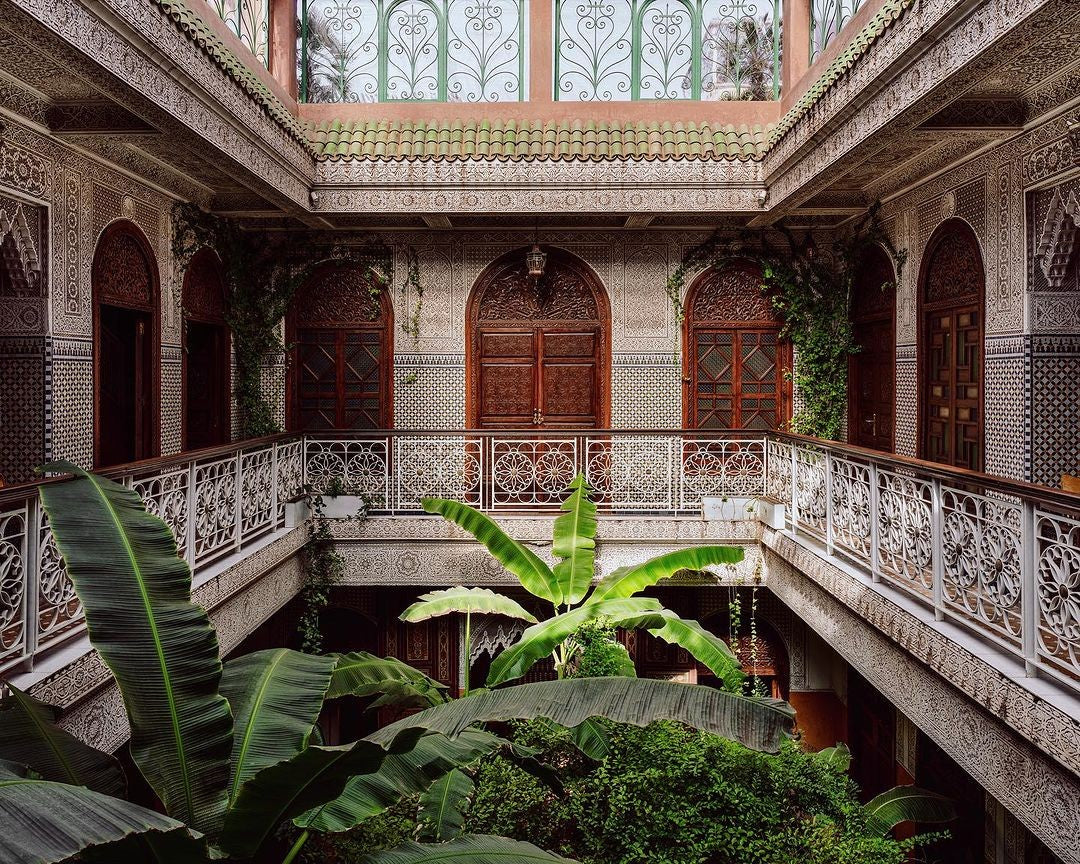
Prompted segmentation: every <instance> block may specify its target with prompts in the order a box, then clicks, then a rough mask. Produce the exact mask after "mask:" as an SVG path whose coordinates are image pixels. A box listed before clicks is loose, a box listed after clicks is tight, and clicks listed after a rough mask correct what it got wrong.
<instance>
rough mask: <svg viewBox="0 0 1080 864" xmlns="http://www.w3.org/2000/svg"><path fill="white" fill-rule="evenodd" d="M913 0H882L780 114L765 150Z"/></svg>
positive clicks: (812, 104)
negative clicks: (814, 78)
mask: <svg viewBox="0 0 1080 864" xmlns="http://www.w3.org/2000/svg"><path fill="white" fill-rule="evenodd" d="M914 2H915V0H885V3H884V4H883V5H882V7H881V8H880V9H879V10H878V11H877V12H875V13H874V15H873V17H872V18H871V19H870V20H869V21H867V22H866V26H865V27H863V29H862V30H860V31H859V32H858V33H856V34H855V35H854V36H853V37H852V39H851V42H850V43H848V45H847V46H846V47H845V48H844V50H843V51H841V52H840V53H839V54H837V55H836V57H835V58H834V59H833V61H832V62H831V63H830V64H829V65H828V66H826V67H825V71H824V72H822V73H821V75H820V76H819V77H818V79H817V80H816V81H815V82H814V83H813V84H812V85H810V89H809V90H807V91H806V92H805V93H804V94H803V95H802V96H801V97H800V98H799V101H798V102H796V103H795V104H794V105H792V106H791V108H790V109H788V112H787V113H786V114H785V115H784V116H783V117H781V118H780V122H779V123H777V124H776V125H775V126H773V127H772V129H771V130H770V132H769V137H768V140H767V141H766V142H765V146H764V150H765V151H766V152H767V151H768V150H769V149H771V148H772V147H773V145H774V144H776V142H777V141H779V140H780V139H781V138H782V137H783V136H784V135H785V133H787V132H788V130H790V129H791V127H792V126H794V125H795V124H796V123H797V122H798V121H799V120H800V119H802V117H803V116H804V115H805V114H806V113H807V112H808V111H809V110H810V109H811V108H812V107H813V106H814V104H815V103H816V102H817V101H818V100H819V99H820V98H821V97H822V96H824V95H825V93H826V92H827V91H828V90H829V89H830V88H831V87H832V86H833V85H834V84H835V83H836V82H837V81H839V80H840V78H841V77H842V76H843V75H845V74H846V73H847V72H848V70H850V69H851V67H852V66H854V65H855V62H856V61H857V60H858V59H859V58H860V57H862V56H863V55H864V54H865V53H866V52H867V51H868V50H869V49H870V46H871V45H873V44H874V42H876V41H877V40H878V39H879V38H880V37H881V36H882V35H883V34H884V33H885V31H886V30H888V29H889V28H890V27H891V26H892V25H893V24H894V23H895V22H896V21H897V19H899V18H900V16H901V15H903V14H904V12H906V11H907V9H908V7H910V6H911V5H912V4H914Z"/></svg>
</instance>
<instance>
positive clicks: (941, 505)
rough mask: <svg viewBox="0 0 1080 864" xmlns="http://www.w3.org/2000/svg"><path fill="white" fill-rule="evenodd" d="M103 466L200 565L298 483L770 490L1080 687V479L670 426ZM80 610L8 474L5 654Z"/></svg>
mask: <svg viewBox="0 0 1080 864" xmlns="http://www.w3.org/2000/svg"><path fill="white" fill-rule="evenodd" d="M106 473H108V474H110V476H113V477H114V478H116V479H118V480H120V481H122V482H124V483H125V484H127V485H129V486H131V487H132V488H134V489H135V490H136V491H138V492H139V493H140V494H141V495H142V496H143V498H144V500H145V501H146V503H147V506H148V508H149V509H150V510H151V511H153V512H155V513H157V514H158V515H160V516H161V518H162V519H164V520H165V521H166V522H167V523H168V524H169V525H170V526H171V527H172V528H173V531H174V533H175V534H176V536H177V540H178V549H179V552H180V554H181V555H182V556H183V557H184V558H185V559H186V560H187V561H188V562H189V563H190V564H191V565H192V568H193V569H194V570H195V572H196V574H198V573H199V572H200V571H205V570H206V568H208V567H210V566H212V565H214V564H217V563H218V562H220V561H221V560H222V559H223V558H226V557H227V556H230V555H233V554H236V553H239V552H241V551H242V550H243V548H244V547H245V546H246V545H247V544H250V543H251V542H252V541H254V540H256V539H258V538H260V537H264V536H266V535H269V534H271V533H272V532H274V531H276V530H278V529H281V528H283V527H284V526H285V504H286V502H287V501H289V500H292V499H295V498H296V497H298V496H299V495H300V494H301V493H302V492H303V490H304V489H305V488H307V489H311V490H313V491H316V492H318V491H326V490H328V489H332V490H334V491H338V492H342V493H346V494H353V495H359V496H362V497H363V498H364V499H365V501H367V502H368V505H369V508H370V512H371V513H372V514H376V515H378V514H382V515H405V514H418V513H421V512H422V505H421V500H422V499H423V498H425V497H444V498H455V499H457V500H460V501H464V502H466V503H469V504H471V505H473V506H476V507H479V508H481V509H483V510H485V511H488V512H492V513H519V514H526V513H551V512H553V511H556V510H557V509H558V507H559V503H560V501H561V500H562V497H563V494H564V491H565V489H566V487H567V485H568V484H569V483H570V481H571V480H572V479H573V477H574V476H575V474H578V473H581V474H583V475H584V476H585V477H586V479H587V480H588V482H589V484H590V485H591V486H592V488H593V489H594V491H595V499H596V501H597V504H598V507H599V508H600V510H601V512H602V513H607V514H612V515H619V516H631V517H633V516H636V517H644V518H647V517H649V516H659V515H668V516H672V515H694V514H700V512H701V508H702V504H703V500H704V499H705V498H707V497H715V498H729V499H732V498H758V497H766V498H768V499H771V500H773V501H776V502H780V503H783V504H784V505H785V518H786V525H785V528H784V529H783V530H784V531H786V532H789V533H790V534H791V535H793V536H795V537H797V538H799V537H803V538H807V539H808V540H809V541H810V542H811V545H815V544H820V545H818V546H817V548H818V549H819V550H820V552H821V553H822V554H825V555H829V556H835V557H836V558H842V559H845V560H847V561H848V562H849V563H851V564H854V565H855V566H856V567H859V568H862V569H863V570H864V571H865V572H866V573H867V574H868V575H869V576H871V577H872V578H873V579H874V580H875V581H879V582H885V583H888V584H889V585H891V586H893V587H894V588H896V589H898V590H899V591H901V592H903V593H904V594H906V595H908V596H909V597H911V598H913V599H915V600H917V601H918V602H920V603H923V604H925V605H926V606H927V608H929V609H932V610H933V612H934V614H935V616H936V617H937V618H939V619H946V618H947V619H949V620H951V621H953V622H956V623H958V624H960V625H961V626H962V627H965V628H967V629H968V630H969V631H971V632H973V633H974V634H976V635H977V636H979V637H980V638H982V639H983V640H987V641H989V642H992V643H994V644H996V645H998V646H999V647H1000V648H1002V649H1004V650H1005V651H1008V652H1010V653H1012V654H1014V655H1015V656H1016V657H1017V658H1018V660H1020V661H1022V662H1023V663H1024V665H1025V667H1026V669H1027V671H1028V673H1029V674H1035V673H1036V671H1039V672H1041V673H1044V674H1046V675H1048V676H1050V677H1054V678H1057V679H1058V680H1059V681H1062V682H1064V683H1066V684H1067V685H1068V686H1070V687H1073V688H1076V687H1078V686H1080V683H1078V682H1080V497H1078V496H1075V495H1070V494H1068V493H1065V492H1060V491H1058V490H1053V489H1048V488H1045V487H1039V486H1033V485H1030V484H1025V483H1019V482H1014V481H1009V480H1004V479H1001V478H997V477H991V476H988V475H984V474H977V473H974V472H967V471H957V470H952V469H948V468H945V467H942V466H938V465H934V464H931V463H927V462H921V461H918V460H914V459H906V458H903V457H894V456H889V455H885V454H880V453H876V452H874V451H870V450H863V449H860V448H854V447H847V446H843V445H837V444H831V443H826V442H822V441H818V440H816V439H811V438H803V437H800V436H793V435H786V434H781V433H767V434H760V435H754V434H752V433H724V432H717V433H707V432H701V431H679V430H671V431H655V430H642V431H627V430H620V431H591V430H590V431H582V430H569V431H567V430H544V431H534V430H529V431H523V432H501V431H500V432H491V431H475V432H474V431H464V432H463V431H451V432H413V431H400V432H398V431H395V432H376V433H370V434H362V435H332V434H331V435H314V434H312V435H308V436H306V437H304V438H297V437H289V436H278V437H276V438H273V439H265V440H262V441H255V442H248V443H246V444H244V445H234V446H232V447H225V448H217V449H214V450H208V451H202V452H199V453H191V454H184V455H181V456H176V457H170V458H167V459H158V460H153V461H149V462H144V463H139V464H136V465H132V466H124V467H121V468H118V469H114V470H112V471H110V472H106ZM58 482H63V481H58ZM81 628H82V611H81V609H80V607H79V603H78V599H77V597H76V596H75V593H74V591H73V589H72V587H71V583H70V581H69V580H68V578H67V576H66V574H65V573H64V570H63V565H62V562H61V560H60V556H59V554H58V552H57V549H56V544H55V543H54V542H53V539H52V535H51V534H50V532H49V527H48V523H47V520H46V518H45V515H44V513H43V511H42V509H41V506H40V503H39V500H38V491H37V487H36V486H29V485H28V486H23V487H16V488H13V489H10V490H3V491H2V492H0V670H3V669H10V668H12V667H18V668H21V669H23V670H28V669H29V668H30V667H31V666H32V663H33V658H34V655H35V654H36V653H39V652H41V651H46V650H50V649H52V648H54V647H55V646H57V645H59V644H60V643H62V642H64V641H65V640H67V639H68V638H69V637H71V636H72V635H73V634H76V633H78V632H79V631H80V630H81Z"/></svg>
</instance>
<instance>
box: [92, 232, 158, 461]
mask: <svg viewBox="0 0 1080 864" xmlns="http://www.w3.org/2000/svg"><path fill="white" fill-rule="evenodd" d="M120 238H126V239H129V240H131V241H133V242H134V243H135V246H136V250H137V252H138V254H139V256H140V257H141V258H142V263H143V265H144V266H145V269H146V286H145V296H144V297H139V296H136V295H134V294H131V293H130V292H125V291H124V289H123V285H124V284H128V283H127V282H124V281H123V277H124V276H126V275H128V274H117V273H116V271H115V268H114V267H112V266H111V265H110V264H109V263H108V262H106V260H105V254H106V252H107V251H108V250H109V247H110V244H113V243H115V242H118V240H120ZM106 268H108V270H109V272H108V274H106V272H105V270H106ZM118 275H119V277H120V279H121V282H122V283H123V284H118V282H117V281H116V277H117V276H118ZM90 296H91V298H92V304H93V314H94V322H93V348H94V364H93V366H94V369H93V374H94V382H93V386H94V467H95V468H98V467H100V466H101V459H102V428H101V419H102V407H101V405H102V398H101V396H102V391H101V385H102V356H101V355H102V351H101V345H102V334H101V307H102V306H113V307H116V308H120V309H127V310H129V311H133V312H143V313H146V314H147V315H148V316H149V318H150V334H149V342H150V356H149V367H150V384H149V394H148V395H149V399H148V405H147V410H148V411H149V412H150V420H149V432H148V434H149V438H150V440H149V441H147V442H146V445H145V453H143V454H142V458H144V459H149V458H153V457H155V456H157V455H158V454H159V453H161V282H160V276H159V274H158V267H157V259H156V258H155V257H154V250H153V247H152V246H151V245H150V241H149V240H147V238H146V235H145V234H144V233H143V232H142V229H141V228H139V226H138V225H136V224H135V223H134V222H132V221H130V220H128V219H118V220H116V221H115V222H112V223H111V224H110V225H108V226H107V227H106V228H105V230H104V231H102V232H101V235H100V236H99V237H98V241H97V245H96V246H95V247H94V260H93V263H92V264H91V268H90ZM136 395H137V394H136Z"/></svg>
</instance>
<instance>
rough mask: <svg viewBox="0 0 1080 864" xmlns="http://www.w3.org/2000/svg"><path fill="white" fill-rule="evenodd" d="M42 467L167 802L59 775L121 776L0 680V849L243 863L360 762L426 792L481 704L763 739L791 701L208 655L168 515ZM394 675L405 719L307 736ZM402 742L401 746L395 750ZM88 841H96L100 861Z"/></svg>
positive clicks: (209, 645) (95, 481) (767, 744)
mask: <svg viewBox="0 0 1080 864" xmlns="http://www.w3.org/2000/svg"><path fill="white" fill-rule="evenodd" d="M47 470H49V471H54V472H61V471H64V472H68V473H71V474H73V475H74V479H72V480H69V481H67V482H63V483H56V484H48V485H46V486H44V487H43V488H42V492H41V495H42V501H43V504H44V506H45V509H46V511H47V513H48V515H49V519H50V525H51V526H52V530H53V533H54V535H55V537H56V542H57V545H58V547H59V549H60V552H61V554H62V556H63V558H64V562H65V566H66V568H67V572H68V574H69V576H70V578H71V580H72V583H73V585H74V586H75V590H76V592H77V594H78V596H79V599H80V601H81V602H82V604H83V609H84V612H85V616H86V622H87V631H88V633H89V636H90V639H91V642H92V644H93V645H94V647H95V648H97V650H98V651H99V653H100V654H101V656H102V658H103V660H104V661H105V662H106V664H107V665H108V666H109V668H110V669H111V671H112V672H113V675H114V678H115V680H116V683H117V686H118V687H119V689H120V692H121V696H122V698H123V700H124V705H125V708H126V710H127V713H128V719H129V723H130V726H131V731H132V739H131V752H132V756H133V758H134V760H135V763H136V766H137V767H138V768H139V770H140V771H141V772H142V773H143V775H144V776H145V777H146V779H147V781H148V782H149V783H150V785H151V787H152V788H153V789H154V791H155V793H156V794H157V795H158V797H159V798H160V800H161V801H162V803H163V806H164V808H165V810H166V812H167V814H168V815H167V816H162V815H161V814H156V813H152V812H151V811H145V810H143V809H142V808H135V807H134V805H130V804H128V803H127V802H124V801H122V800H120V799H119V798H115V797H112V796H110V795H105V794H103V793H102V792H98V791H94V790H93V789H90V788H85V787H83V786H75V785H73V784H74V783H87V784H90V783H93V784H94V785H95V786H99V787H100V788H108V789H111V790H116V791H118V784H117V777H116V768H115V765H114V763H113V762H112V761H111V760H112V757H110V756H108V754H104V753H99V752H98V751H95V750H93V748H89V747H88V746H87V745H85V744H83V743H82V742H79V741H77V739H74V738H73V737H72V736H70V735H67V734H66V733H62V732H61V731H60V730H59V729H57V728H56V727H55V723H54V720H55V719H56V716H57V709H55V708H52V707H50V706H45V705H43V704H42V703H40V702H37V701H36V700H32V699H30V698H29V697H27V696H25V694H22V693H16V692H14V691H13V692H12V694H11V695H9V696H8V697H6V698H5V700H4V701H3V703H2V704H0V712H3V716H4V717H6V718H8V719H11V720H13V721H14V725H13V726H12V728H13V729H16V730H18V731H19V732H21V733H22V734H7V735H0V759H3V760H5V762H4V763H3V765H2V766H0V767H2V770H3V775H2V776H0V799H3V800H8V799H10V800H13V801H14V802H15V803H12V804H11V805H10V809H9V810H8V812H18V813H19V829H18V831H16V832H12V835H11V836H10V837H5V838H3V839H2V840H0V852H4V853H5V854H4V855H3V860H12V861H18V862H22V861H27V862H29V861H62V860H67V859H68V858H71V857H72V856H76V857H78V858H79V860H87V861H93V860H116V858H115V857H110V856H112V855H113V854H114V853H115V852H116V851H117V850H119V849H120V848H121V847H120V846H118V845H115V844H122V845H123V856H124V860H135V861H141V860H146V861H184V862H196V861H203V860H209V859H214V858H221V857H223V856H224V857H229V858H232V859H236V860H245V859H251V858H253V857H256V856H258V855H259V854H260V853H261V852H262V851H263V850H264V848H265V841H266V839H267V838H268V837H270V836H271V835H272V834H273V833H274V832H275V831H276V830H277V828H278V827H279V826H280V825H281V824H282V823H284V822H286V821H289V820H297V821H298V822H299V823H302V824H305V825H308V826H309V828H310V830H321V829H322V826H321V825H317V824H316V821H315V820H316V819H317V818H324V817H325V818H326V819H331V818H337V816H335V815H334V814H333V813H332V808H334V807H338V808H341V809H343V810H346V811H347V810H348V808H350V807H357V806H360V805H358V804H357V803H356V802H357V801H360V802H361V803H363V802H364V801H365V799H364V796H363V795H361V794H356V795H352V792H355V791H356V790H355V787H354V785H351V784H354V783H355V781H356V779H357V778H368V780H370V781H371V783H370V784H369V786H370V787H376V786H378V785H379V784H380V783H381V784H382V785H383V786H384V787H385V786H387V785H388V786H390V787H395V784H397V789H396V792H394V793H392V794H391V796H390V798H389V800H390V801H393V800H395V799H394V797H393V795H394V794H398V795H400V794H403V792H402V790H403V789H410V790H411V789H413V788H415V787H417V786H421V787H424V790H423V791H428V790H430V789H431V783H432V782H434V780H432V779H431V778H432V776H434V775H437V776H435V778H434V779H435V780H437V779H438V778H439V777H442V776H444V775H445V774H446V773H447V772H448V771H449V770H451V769H452V768H455V767H458V766H459V765H461V764H466V763H467V762H469V761H473V760H475V758H477V754H478V753H482V752H487V751H486V748H488V747H490V746H491V743H490V740H485V741H478V740H477V739H476V735H486V734H487V733H480V732H478V731H477V730H475V729H474V728H473V727H475V726H477V725H478V724H482V723H485V722H488V721H493V720H506V719H515V718H517V719H536V718H550V719H552V720H553V721H555V722H558V723H563V724H566V723H570V725H574V724H577V723H580V722H582V721H583V720H584V719H586V718H588V717H593V716H607V717H610V718H611V719H614V720H618V721H624V722H635V723H640V724H644V723H648V722H651V721H653V720H656V719H671V720H678V721H682V722H685V723H688V724H691V725H697V726H699V728H702V729H705V730H708V731H713V732H717V733H719V734H727V735H729V736H732V737H735V738H736V739H737V740H742V741H743V742H744V743H747V744H748V745H749V746H757V747H760V748H762V749H766V750H775V749H776V747H778V746H779V741H780V739H781V738H783V737H784V736H786V735H787V734H789V732H790V729H791V726H792V718H793V712H792V711H791V709H790V708H789V707H788V706H786V705H785V704H783V703H767V702H763V701H759V700H750V699H746V698H744V697H741V696H737V695H735V694H731V693H722V692H720V691H714V690H706V689H705V688H694V687H688V686H687V685H677V684H672V683H671V682H660V681H638V680H636V679H620V680H619V681H616V680H615V679H579V680H575V681H564V682H545V683H546V684H561V685H562V687H563V689H562V690H560V691H558V692H551V691H550V690H549V689H548V688H547V687H545V686H538V685H522V686H518V687H507V688H503V689H501V690H499V691H492V692H487V693H483V694H479V695H476V696H474V697H471V698H469V699H462V700H456V701H446V700H445V697H444V696H443V695H442V693H441V689H442V688H441V685H439V684H437V683H436V682H433V681H431V680H430V679H428V678H427V677H426V676H423V675H422V673H419V672H418V671H417V670H413V669H411V668H410V667H407V666H406V665H405V664H402V663H400V662H399V661H394V660H391V659H389V658H388V659H385V660H383V659H380V658H375V657H372V656H371V655H363V654H347V655H331V656H328V657H315V656H311V655H305V654H301V653H300V652H295V651H290V650H287V649H270V650H267V651H260V652H256V653H255V654H251V655H246V656H243V657H240V658H238V659H236V660H232V661H229V662H228V663H225V664H224V665H223V664H222V662H221V659H220V655H219V649H218V642H217V636H216V633H215V632H214V629H213V627H212V625H211V623H210V621H209V618H208V616H207V615H206V612H205V611H204V610H203V609H201V608H200V607H198V606H196V605H195V604H193V603H192V602H191V573H190V570H188V568H187V565H186V564H185V563H184V562H183V560H182V559H180V558H179V557H178V556H177V552H176V546H175V541H174V540H173V538H172V535H171V532H170V531H169V529H168V527H167V526H166V525H165V523H163V522H162V521H161V520H159V519H157V518H156V517H154V516H151V515H149V514H147V513H146V511H145V509H144V508H143V506H142V502H141V500H140V499H139V497H138V496H137V495H136V494H135V493H134V492H133V491H131V490H130V489H127V488H126V487H124V486H121V485H119V484H117V483H114V482H112V481H110V480H107V479H105V478H101V477H97V476H94V475H90V474H87V473H86V472H83V471H81V470H80V469H78V468H76V467H75V466H72V465H67V464H63V463H61V464H54V465H50V466H49V467H48V469H47ZM405 685H407V686H410V687H412V688H414V689H415V690H416V691H417V692H422V693H426V694H428V697H429V699H430V701H431V703H432V707H430V708H428V709H427V710H425V711H422V712H420V713H419V714H416V715H414V718H415V722H413V720H414V718H405V720H404V721H399V722H398V723H397V724H392V725H391V726H388V727H385V728H384V729H382V730H380V731H379V732H378V733H376V734H375V735H372V736H368V738H366V739H361V740H360V741H357V742H355V743H353V744H350V745H345V746H341V747H326V746H322V745H320V744H317V743H313V741H314V738H315V723H316V720H317V718H318V715H319V712H320V710H321V708H322V705H323V702H324V700H325V699H326V698H332V697H333V696H336V695H343V694H345V693H364V694H367V693H377V692H382V693H386V692H391V691H393V689H394V688H396V687H401V686H405ZM613 685H615V686H614V689H612V688H613ZM672 687H674V688H677V689H676V690H672V689H671V688H672ZM571 721H572V722H571ZM444 730H449V731H444ZM405 754H409V755H408V759H406V760H405V761H401V760H397V761H395V760H396V757H398V756H403V755H405ZM425 759H427V760H428V761H427V762H425V761H424V760H425ZM425 765H426V766H428V767H426V768H425V767H424V766H425ZM425 771H426V772H427V773H426V774H425ZM402 777H406V778H409V779H406V780H402V779H401V778H402ZM375 778H378V779H377V780H376V779H375ZM429 781H430V782H429ZM425 784H426V785H425ZM370 791H371V788H369V789H368V792H370ZM384 791H385V789H384ZM378 794H382V793H379V792H378V791H376V792H375V793H374V795H375V796H376V797H377V796H378ZM371 797H372V796H371V795H369V796H368V799H366V800H367V801H368V803H370V799H371ZM377 805H378V802H376V806H377ZM0 806H2V805H0ZM337 812H338V815H340V810H339V811H337ZM348 818H351V817H348ZM305 820H307V821H305ZM305 830H308V828H305ZM3 843H6V844H7V845H6V846H4V845H2V844H3ZM455 843H457V844H458V846H457V847H455V848H460V849H461V850H462V852H463V853H467V854H463V855H462V856H460V857H459V858H458V860H461V861H473V862H483V861H505V860H523V859H521V858H520V856H519V858H518V859H514V858H513V857H512V855H511V853H509V852H506V850H507V849H511V850H513V849H517V850H519V851H522V850H523V849H524V847H521V846H520V845H513V844H512V845H511V846H506V845H505V843H502V841H497V840H493V839H491V838H487V839H485V838H460V840H458V841H455ZM500 843H502V845H500ZM506 843H509V841H506ZM129 845H130V846H131V849H130V850H128V848H127V847H128V846H129ZM301 845H302V844H301ZM447 845H453V844H439V845H438V846H436V847H427V848H425V847H415V848H414V847H413V846H410V847H408V848H404V849H402V850H398V851H397V852H395V853H393V854H395V855H397V856H398V857H396V858H394V859H386V860H400V861H414V860H416V861H419V860H430V861H435V860H446V859H444V858H439V857H438V856H439V855H443V854H445V852H446V849H447ZM299 848H300V846H299V845H298V846H294V848H293V850H291V851H290V853H289V856H288V858H287V859H286V860H287V861H291V860H293V858H295V855H296V854H297V853H298V852H299ZM530 848H531V847H530ZM103 850H108V854H107V855H105V857H104V858H100V857H99V856H98V852H99V851H101V852H102V854H105V852H104V851H103ZM500 850H501V851H500ZM534 851H535V850H534ZM382 854H391V853H382ZM529 854H532V853H529ZM537 854H538V855H541V856H546V855H547V853H539V852H538V851H537ZM499 856H502V857H499ZM508 856H510V857H508ZM527 858H528V856H526V859H525V860H527ZM534 860H559V859H557V858H553V857H551V856H547V857H535V858H534Z"/></svg>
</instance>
